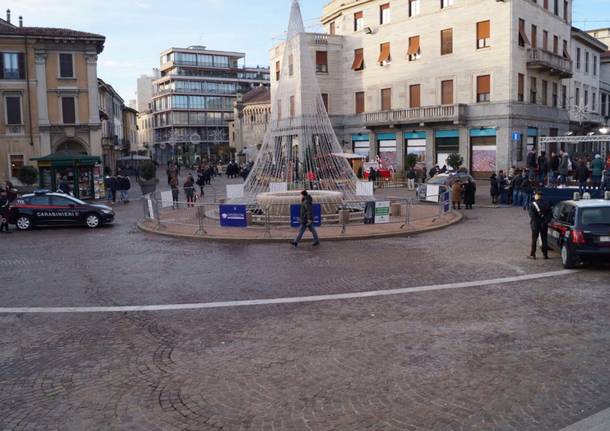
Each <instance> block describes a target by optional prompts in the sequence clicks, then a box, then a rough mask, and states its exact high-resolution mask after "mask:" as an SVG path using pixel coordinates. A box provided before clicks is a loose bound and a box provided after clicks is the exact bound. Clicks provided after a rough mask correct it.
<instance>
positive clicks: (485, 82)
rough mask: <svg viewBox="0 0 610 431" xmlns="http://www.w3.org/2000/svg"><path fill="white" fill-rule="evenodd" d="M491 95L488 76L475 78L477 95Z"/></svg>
mask: <svg viewBox="0 0 610 431" xmlns="http://www.w3.org/2000/svg"><path fill="white" fill-rule="evenodd" d="M488 93H491V80H490V76H489V75H483V76H477V94H488Z"/></svg>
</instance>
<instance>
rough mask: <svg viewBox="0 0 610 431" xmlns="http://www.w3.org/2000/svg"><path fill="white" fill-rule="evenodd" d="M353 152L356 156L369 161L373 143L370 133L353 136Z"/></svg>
mask: <svg viewBox="0 0 610 431" xmlns="http://www.w3.org/2000/svg"><path fill="white" fill-rule="evenodd" d="M352 151H353V152H354V154H357V155H359V156H364V157H365V158H366V159H365V161H369V154H370V152H371V142H370V138H369V134H368V133H364V134H357V135H352Z"/></svg>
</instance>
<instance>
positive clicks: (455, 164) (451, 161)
mask: <svg viewBox="0 0 610 431" xmlns="http://www.w3.org/2000/svg"><path fill="white" fill-rule="evenodd" d="M463 163H464V158H463V157H462V156H460V155H459V154H457V153H453V154H449V156H448V157H447V164H448V165H449V167H450V168H451V169H453V170H454V171H457V170H458V169H459V168H460V166H462V164H463Z"/></svg>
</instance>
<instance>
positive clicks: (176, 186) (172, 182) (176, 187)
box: [169, 176, 180, 209]
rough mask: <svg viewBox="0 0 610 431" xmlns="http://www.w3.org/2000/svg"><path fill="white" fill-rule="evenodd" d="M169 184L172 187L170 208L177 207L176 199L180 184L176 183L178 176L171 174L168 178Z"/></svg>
mask: <svg viewBox="0 0 610 431" xmlns="http://www.w3.org/2000/svg"><path fill="white" fill-rule="evenodd" d="M169 186H170V187H171V189H172V209H178V200H179V198H180V185H179V183H178V177H177V176H173V177H172V178H171V180H169Z"/></svg>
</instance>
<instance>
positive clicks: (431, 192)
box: [426, 184, 440, 202]
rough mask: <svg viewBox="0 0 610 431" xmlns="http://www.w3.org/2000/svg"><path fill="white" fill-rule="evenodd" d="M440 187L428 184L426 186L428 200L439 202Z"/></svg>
mask: <svg viewBox="0 0 610 431" xmlns="http://www.w3.org/2000/svg"><path fill="white" fill-rule="evenodd" d="M439 192H440V187H439V186H435V185H431V184H428V185H427V186H426V201H428V202H438V199H439Z"/></svg>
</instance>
